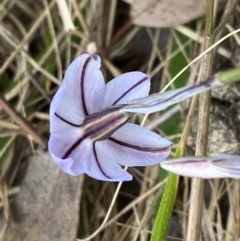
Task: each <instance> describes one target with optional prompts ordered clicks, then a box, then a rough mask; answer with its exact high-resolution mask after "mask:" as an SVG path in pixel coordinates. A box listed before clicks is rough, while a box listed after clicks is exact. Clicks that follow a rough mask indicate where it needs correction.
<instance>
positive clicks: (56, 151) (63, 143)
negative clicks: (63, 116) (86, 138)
mask: <svg viewBox="0 0 240 241" xmlns="http://www.w3.org/2000/svg"><path fill="white" fill-rule="evenodd" d="M82 136H83V131H82V129H81V128H70V129H67V130H62V131H57V132H54V133H53V134H51V136H50V139H49V142H48V150H49V153H50V154H51V156H52V158H53V160H54V162H55V163H56V164H57V165H58V166H59V167H60V168H61V169H62V170H63V171H64V172H66V173H68V174H70V175H73V176H75V175H78V174H81V173H84V168H83V166H82V163H83V159H84V155H83V154H82V152H81V148H82V144H83V141H82V143H78V144H79V145H78V146H77V147H76V148H75V149H74V150H73V151H72V152H71V153H70V155H68V156H66V157H65V158H63V157H64V155H66V152H68V150H69V149H71V148H72V146H73V144H74V143H76V142H77V141H78V140H79V139H81V137H82ZM76 161H77V166H74V168H73V165H74V164H75V165H76Z"/></svg>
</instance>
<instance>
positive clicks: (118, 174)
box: [84, 141, 132, 182]
mask: <svg viewBox="0 0 240 241" xmlns="http://www.w3.org/2000/svg"><path fill="white" fill-rule="evenodd" d="M103 142H104V141H102V142H94V143H90V142H88V145H89V150H91V152H90V153H89V156H88V161H87V162H84V168H85V172H86V174H88V175H89V176H91V177H93V178H96V179H99V180H102V181H111V182H117V181H131V180H132V176H131V175H130V174H129V173H128V172H127V171H126V170H124V169H122V168H121V167H120V166H119V165H118V164H117V163H116V162H115V160H111V159H108V156H107V155H105V153H104V152H102V150H101V145H99V144H100V143H103Z"/></svg>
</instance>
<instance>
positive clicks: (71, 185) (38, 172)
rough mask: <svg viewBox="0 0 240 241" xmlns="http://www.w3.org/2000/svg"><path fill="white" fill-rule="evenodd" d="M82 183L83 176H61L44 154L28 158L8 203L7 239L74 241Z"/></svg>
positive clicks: (39, 152) (20, 240)
mask: <svg viewBox="0 0 240 241" xmlns="http://www.w3.org/2000/svg"><path fill="white" fill-rule="evenodd" d="M82 183H83V176H78V177H72V176H69V175H67V174H65V173H63V172H62V171H61V170H60V169H59V168H58V167H57V165H56V164H55V163H54V162H53V161H52V160H51V157H50V156H49V154H48V153H47V152H43V151H38V152H37V153H36V154H35V155H34V156H33V157H32V158H31V160H30V166H29V169H28V172H27V175H26V178H25V180H24V182H23V184H22V187H21V190H20V192H19V194H18V195H17V196H16V197H15V200H14V201H13V203H12V204H11V214H12V224H11V226H12V237H11V239H10V240H11V241H22V240H25V241H49V240H51V241H73V240H75V238H76V234H77V229H78V221H79V201H80V196H81V188H82ZM1 221H2V220H1ZM3 224H4V222H2V225H1V226H2V227H3Z"/></svg>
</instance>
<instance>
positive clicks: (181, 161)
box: [160, 153, 240, 179]
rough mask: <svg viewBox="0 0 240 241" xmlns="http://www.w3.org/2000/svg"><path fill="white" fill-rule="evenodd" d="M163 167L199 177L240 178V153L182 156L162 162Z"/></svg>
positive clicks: (184, 174)
mask: <svg viewBox="0 0 240 241" xmlns="http://www.w3.org/2000/svg"><path fill="white" fill-rule="evenodd" d="M160 165H161V167H162V168H163V169H165V170H167V171H170V172H173V173H176V174H178V175H182V176H187V177H197V178H203V179H208V178H237V179H240V155H236V154H227V153H218V154H212V155H210V156H209V157H197V156H194V157H181V158H176V159H172V160H167V161H163V162H161V164H160Z"/></svg>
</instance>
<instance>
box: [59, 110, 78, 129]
mask: <svg viewBox="0 0 240 241" xmlns="http://www.w3.org/2000/svg"><path fill="white" fill-rule="evenodd" d="M54 114H55V116H57V117H58V118H59V119H60V120H62V121H64V122H65V123H67V124H69V125H71V126H75V127H81V126H82V125H80V124H74V123H72V122H70V121H67V120H65V119H64V118H62V117H61V116H59V115H58V114H57V113H56V112H55V113H54Z"/></svg>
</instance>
